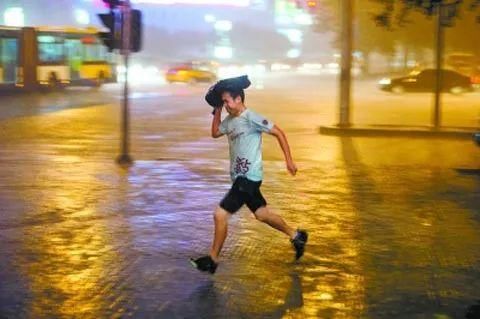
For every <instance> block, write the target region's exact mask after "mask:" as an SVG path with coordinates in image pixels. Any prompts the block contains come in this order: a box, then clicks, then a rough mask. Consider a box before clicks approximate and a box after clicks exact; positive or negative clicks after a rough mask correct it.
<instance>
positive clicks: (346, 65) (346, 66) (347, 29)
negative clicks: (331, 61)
mask: <svg viewBox="0 0 480 319" xmlns="http://www.w3.org/2000/svg"><path fill="white" fill-rule="evenodd" d="M341 2H342V7H341V15H342V31H341V39H342V56H341V71H340V121H339V123H338V126H339V127H349V126H350V125H351V123H350V91H351V89H350V88H351V80H352V79H351V68H352V41H353V32H352V29H353V26H352V24H353V0H341Z"/></svg>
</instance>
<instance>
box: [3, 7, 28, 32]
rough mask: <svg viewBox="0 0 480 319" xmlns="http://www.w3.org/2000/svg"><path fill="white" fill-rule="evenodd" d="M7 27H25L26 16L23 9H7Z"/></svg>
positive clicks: (5, 22)
mask: <svg viewBox="0 0 480 319" xmlns="http://www.w3.org/2000/svg"><path fill="white" fill-rule="evenodd" d="M3 21H4V24H5V25H8V26H11V27H23V26H24V25H25V15H24V13H23V9H22V8H19V7H12V8H7V9H6V10H5V12H4V14H3Z"/></svg>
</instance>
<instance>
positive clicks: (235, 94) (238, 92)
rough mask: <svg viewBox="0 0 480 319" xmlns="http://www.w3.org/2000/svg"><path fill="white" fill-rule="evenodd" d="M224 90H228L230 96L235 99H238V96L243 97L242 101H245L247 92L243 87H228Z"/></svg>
mask: <svg viewBox="0 0 480 319" xmlns="http://www.w3.org/2000/svg"><path fill="white" fill-rule="evenodd" d="M223 92H228V93H230V96H231V97H232V98H233V99H236V98H237V97H238V96H240V98H241V99H242V103H244V102H245V92H244V91H243V90H242V89H226V90H223Z"/></svg>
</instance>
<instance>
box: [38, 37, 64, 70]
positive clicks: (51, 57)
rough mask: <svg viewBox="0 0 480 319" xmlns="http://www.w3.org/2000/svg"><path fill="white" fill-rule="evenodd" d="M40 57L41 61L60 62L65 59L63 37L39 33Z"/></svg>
mask: <svg viewBox="0 0 480 319" xmlns="http://www.w3.org/2000/svg"><path fill="white" fill-rule="evenodd" d="M37 41H38V58H39V60H40V63H59V62H63V61H64V60H65V56H64V50H63V39H62V38H61V37H56V36H52V35H39V36H38V37H37Z"/></svg>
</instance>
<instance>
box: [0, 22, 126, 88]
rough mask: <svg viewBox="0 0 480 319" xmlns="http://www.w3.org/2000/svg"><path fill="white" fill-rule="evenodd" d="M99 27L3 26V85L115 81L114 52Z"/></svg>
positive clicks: (0, 47)
mask: <svg viewBox="0 0 480 319" xmlns="http://www.w3.org/2000/svg"><path fill="white" fill-rule="evenodd" d="M98 32H99V30H98V29H96V28H71V27H23V28H17V27H6V26H0V89H13V88H20V89H21V88H24V89H36V88H39V87H50V88H56V87H63V86H69V85H89V86H100V85H101V84H102V83H104V82H114V81H115V80H116V76H115V72H114V70H115V66H114V65H113V63H112V59H111V55H110V54H109V53H108V52H107V50H106V48H105V46H104V45H103V44H102V42H101V40H100V39H99V38H98V36H97V33H98Z"/></svg>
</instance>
